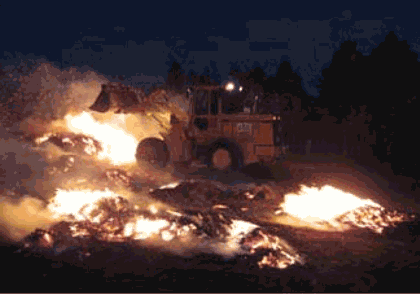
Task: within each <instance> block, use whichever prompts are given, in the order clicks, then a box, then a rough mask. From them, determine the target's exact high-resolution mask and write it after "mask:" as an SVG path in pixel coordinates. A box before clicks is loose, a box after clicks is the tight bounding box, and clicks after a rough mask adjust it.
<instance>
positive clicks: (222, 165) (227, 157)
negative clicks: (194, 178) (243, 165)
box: [211, 148, 232, 170]
mask: <svg viewBox="0 0 420 294" xmlns="http://www.w3.org/2000/svg"><path fill="white" fill-rule="evenodd" d="M211 166H212V167H213V168H216V169H218V170H226V169H228V168H230V167H232V156H231V154H230V153H229V151H227V150H226V149H224V148H219V149H217V150H216V151H215V152H214V153H213V155H212V158H211Z"/></svg>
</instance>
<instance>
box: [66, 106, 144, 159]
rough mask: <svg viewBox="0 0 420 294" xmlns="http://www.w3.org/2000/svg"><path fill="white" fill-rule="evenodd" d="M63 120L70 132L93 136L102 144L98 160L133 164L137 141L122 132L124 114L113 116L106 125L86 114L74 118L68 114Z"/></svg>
mask: <svg viewBox="0 0 420 294" xmlns="http://www.w3.org/2000/svg"><path fill="white" fill-rule="evenodd" d="M64 119H65V122H66V125H67V128H68V129H69V130H70V131H72V132H75V133H84V134H86V135H90V136H93V137H94V138H95V139H97V140H98V141H100V142H101V143H102V145H103V151H102V152H101V153H100V154H99V155H98V157H99V159H108V160H110V161H111V162H112V163H113V164H126V163H133V162H135V160H136V158H135V154H136V148H137V144H138V141H137V139H136V138H135V137H134V136H132V135H131V134H129V133H127V132H126V131H125V130H124V126H125V123H126V122H125V120H126V116H125V115H124V114H120V115H115V116H113V118H112V121H110V122H108V123H107V124H103V123H100V122H97V121H96V120H95V119H94V118H93V116H92V115H91V114H89V113H87V112H83V113H81V114H79V115H75V116H74V115H71V114H68V115H66V117H65V118H64Z"/></svg>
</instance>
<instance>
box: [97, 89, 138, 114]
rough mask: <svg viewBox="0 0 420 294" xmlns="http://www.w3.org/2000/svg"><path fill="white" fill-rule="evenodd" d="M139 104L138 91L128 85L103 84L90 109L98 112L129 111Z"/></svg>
mask: <svg viewBox="0 0 420 294" xmlns="http://www.w3.org/2000/svg"><path fill="white" fill-rule="evenodd" d="M139 104H140V103H139V100H138V98H137V95H136V93H135V92H133V91H130V90H129V89H128V88H127V87H123V86H120V85H118V86H112V85H111V86H108V85H102V91H101V93H100V94H99V96H98V98H97V99H96V101H95V103H93V105H92V106H91V107H89V109H90V110H93V111H97V112H107V111H114V112H116V113H120V112H122V113H129V112H131V111H133V110H135V109H137V108H138V107H139Z"/></svg>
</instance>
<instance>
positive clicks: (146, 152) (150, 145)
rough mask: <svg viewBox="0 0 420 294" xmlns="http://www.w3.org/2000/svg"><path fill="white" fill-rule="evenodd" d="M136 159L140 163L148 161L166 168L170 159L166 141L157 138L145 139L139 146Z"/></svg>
mask: <svg viewBox="0 0 420 294" xmlns="http://www.w3.org/2000/svg"><path fill="white" fill-rule="evenodd" d="M136 160H137V162H138V163H139V164H141V163H143V162H146V163H149V164H151V165H152V166H155V167H159V168H164V167H165V166H166V165H167V163H168V161H169V151H168V147H167V145H166V144H165V142H163V141H162V140H159V139H157V138H148V139H145V140H143V141H141V142H140V143H139V145H138V146H137V150H136Z"/></svg>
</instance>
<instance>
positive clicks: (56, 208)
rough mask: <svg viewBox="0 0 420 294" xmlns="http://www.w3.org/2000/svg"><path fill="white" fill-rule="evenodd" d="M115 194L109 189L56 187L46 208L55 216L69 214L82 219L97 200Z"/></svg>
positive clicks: (87, 214) (86, 216) (84, 218)
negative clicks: (73, 189)
mask: <svg viewBox="0 0 420 294" xmlns="http://www.w3.org/2000/svg"><path fill="white" fill-rule="evenodd" d="M117 196H118V195H117V194H115V193H114V192H111V191H109V190H105V191H90V190H80V191H77V190H76V191H66V190H61V189H58V190H57V196H55V198H54V199H53V201H52V202H51V203H50V204H49V206H48V208H49V210H50V211H51V212H52V213H53V214H54V217H55V218H61V217H65V216H68V215H71V216H73V217H74V218H75V219H76V220H78V221H83V220H86V219H88V218H89V215H90V213H91V212H92V210H93V209H94V208H95V206H96V205H97V203H98V201H99V200H102V199H105V198H109V197H117Z"/></svg>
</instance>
